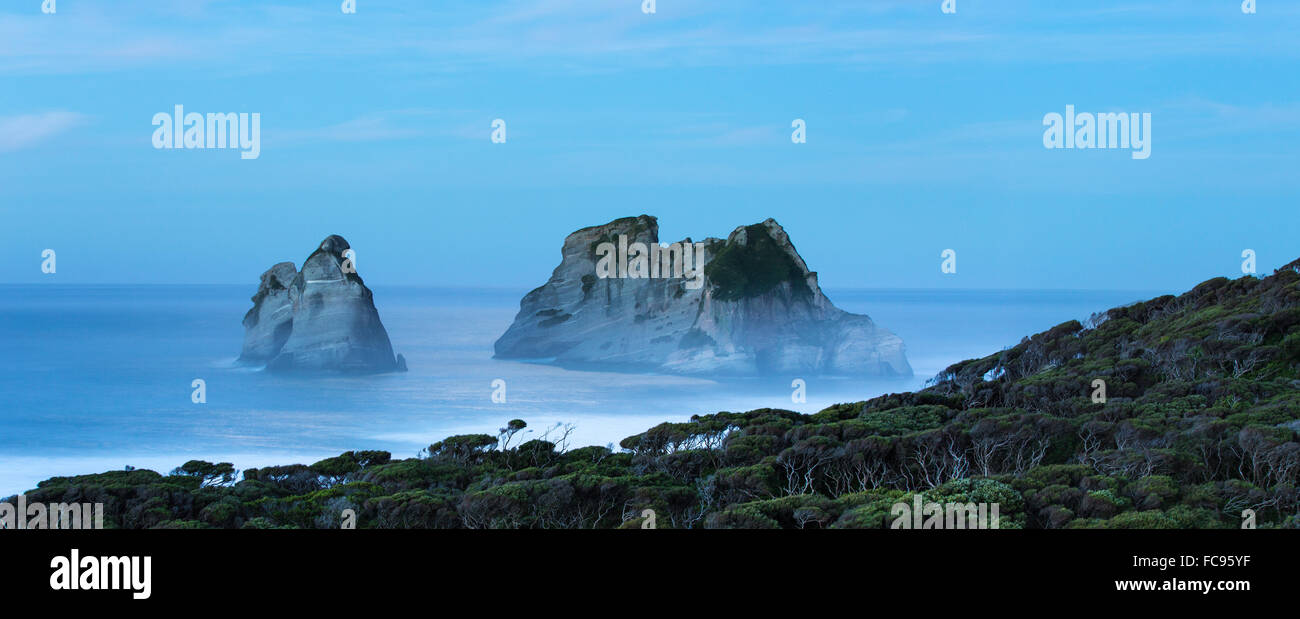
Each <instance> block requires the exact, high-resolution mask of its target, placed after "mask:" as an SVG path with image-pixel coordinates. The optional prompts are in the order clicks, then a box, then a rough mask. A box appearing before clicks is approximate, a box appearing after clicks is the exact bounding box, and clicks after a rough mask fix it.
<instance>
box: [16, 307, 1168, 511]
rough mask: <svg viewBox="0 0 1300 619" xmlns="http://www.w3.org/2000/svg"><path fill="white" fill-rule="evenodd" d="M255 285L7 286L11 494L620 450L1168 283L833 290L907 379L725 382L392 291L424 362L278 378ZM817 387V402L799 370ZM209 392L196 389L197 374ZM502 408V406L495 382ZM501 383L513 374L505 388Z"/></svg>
mask: <svg viewBox="0 0 1300 619" xmlns="http://www.w3.org/2000/svg"><path fill="white" fill-rule="evenodd" d="M253 292H254V290H253V289H252V288H251V287H249V286H134V285H133V286H72V285H0V346H2V347H3V354H2V355H0V497H3V496H8V495H10V494H12V493H18V492H23V491H25V490H27V489H30V488H34V487H35V486H36V483H37V482H39V481H41V480H44V479H47V478H49V477H53V476H56V475H74V474H86V473H98V472H103V471H107V470H114V469H122V468H123V467H125V466H133V467H136V468H148V469H153V470H156V471H159V472H162V473H166V472H168V471H170V470H171V469H173V468H175V467H176V466H179V465H180V464H182V463H184V462H185V461H187V460H191V459H200V460H209V461H214V462H232V463H234V465H235V467H236V468H239V469H243V468H249V467H259V466H267V465H274V464H294V463H304V464H310V463H312V462H315V461H317V460H320V459H321V458H325V457H329V456H333V455H337V454H339V453H341V452H343V451H347V450H354V449H384V450H388V451H391V452H392V453H393V456H394V457H397V458H402V457H411V456H414V455H416V454H417V453H418V452H419V451H420V449H422V448H424V447H426V446H428V445H429V444H430V443H433V442H435V441H438V440H441V439H442V438H444V437H446V436H449V435H452V434H465V433H488V434H495V433H496V432H497V429H498V428H500V427H501V426H503V425H504V424H505V423H506V422H507V421H509V420H511V419H516V418H519V419H524V420H525V421H527V422H528V425H529V428H530V430H531V433H529V434H526V435H525V436H524V438H523V440H528V439H532V438H547V439H549V440H552V441H555V440H557V439H558V438H560V437H561V436H563V435H564V429H565V428H566V427H567V428H570V429H569V434H568V437H567V440H568V446H569V447H581V446H585V445H607V444H611V443H612V444H614V446H615V448H617V443H618V442H619V441H620V440H622V439H623V438H625V437H627V436H630V435H633V434H636V433H638V432H641V431H643V430H645V429H647V428H649V427H651V426H653V425H655V424H658V423H661V422H664V421H684V420H686V419H688V418H689V417H690V416H691V415H694V414H706V413H712V412H717V411H746V410H751V409H755V408H762V407H773V408H787V409H791V410H796V411H800V412H805V413H813V412H816V411H818V410H821V409H822V408H825V407H826V406H829V405H831V404H834V403H837V402H853V401H859V400H864V399H868V398H871V397H873V396H876V395H880V394H882V393H888V392H898V391H907V390H912V389H916V388H919V387H921V386H922V385H923V383H924V381H925V380H926V379H928V378H930V377H932V376H933V375H934V374H936V373H937V372H939V371H940V370H942V369H943V368H945V367H947V366H948V365H950V364H952V363H955V362H957V361H961V360H964V359H969V358H974V357H981V356H984V355H988V354H992V353H995V352H997V351H999V350H1001V349H1003V348H1006V347H1009V346H1013V345H1015V344H1016V343H1017V342H1019V341H1020V339H1021V338H1022V337H1023V336H1025V335H1028V334H1032V333H1036V332H1038V331H1042V330H1045V329H1048V328H1050V327H1052V326H1054V325H1057V324H1059V323H1061V322H1064V321H1067V320H1070V319H1079V320H1082V319H1084V318H1087V317H1088V316H1089V315H1090V314H1091V313H1093V312H1096V311H1100V310H1104V309H1107V308H1110V307H1114V306H1118V305H1124V304H1127V303H1130V302H1133V301H1138V300H1141V299H1145V298H1150V297H1152V296H1156V295H1157V294H1159V291H1153V292H1136V291H1126V292H1125V291H1112V292H1097V291H1086V292H1084V291H1023V290H1020V291H955V290H838V291H837V290H828V291H827V295H828V296H829V297H830V298H831V299H832V301H834V302H835V303H836V305H838V306H839V307H841V308H843V309H845V310H848V311H851V312H857V313H865V314H868V315H870V316H871V317H872V318H873V319H874V320H875V321H876V323H877V324H878V325H880V326H883V327H885V328H887V329H890V330H892V331H894V332H895V333H896V334H898V335H899V336H900V337H902V338H903V341H904V342H905V343H906V346H907V355H908V358H909V360H910V361H911V364H912V367H913V369H914V371H915V376H914V377H912V378H909V379H895V380H880V379H875V380H868V379H862V380H823V379H817V378H815V377H810V376H807V377H805V376H794V375H791V376H779V377H770V378H763V379H753V380H740V381H727V382H716V381H712V380H708V379H703V378H688V377H678V376H662V375H647V374H625V373H618V372H613V371H611V372H592V371H574V370H566V369H562V368H557V367H551V366H547V365H541V364H536V363H523V362H516V361H503V360H496V359H493V358H492V343H493V342H494V341H495V340H496V338H497V337H499V336H500V335H501V334H502V333H503V332H504V331H505V329H506V327H508V326H509V325H510V323H511V321H512V320H513V319H514V316H515V313H516V312H517V311H518V308H519V299H520V298H521V297H522V296H523V294H524V293H525V292H526V291H524V290H505V289H501V290H493V289H446V288H413V287H392V288H385V287H377V288H375V290H374V294H375V303H376V306H377V307H378V309H379V313H380V316H381V318H382V320H383V322H384V325H385V326H386V327H387V329H388V333H389V337H390V339H391V340H392V342H393V349H394V351H395V352H398V353H401V354H403V355H404V356H405V357H406V359H407V363H408V365H409V367H410V371H409V372H406V373H400V374H385V375H378V376H359V377H294V376H277V375H271V374H268V373H266V372H263V371H261V370H260V369H259V368H256V367H244V366H240V365H238V364H236V363H235V359H236V357H237V356H238V354H239V349H240V345H241V343H242V338H243V327H242V326H241V324H240V321H241V319H242V318H243V316H244V313H245V312H246V311H247V310H248V308H249V307H250V306H251V303H250V301H249V296H250V295H252V293H253ZM798 378H802V379H804V381H805V383H806V387H805V396H806V399H805V401H802V402H796V401H794V399H793V398H792V394H793V392H794V391H795V390H794V389H793V388H792V386H791V383H792V381H794V380H795V379H798ZM196 379H201V380H203V381H204V385H205V391H206V393H205V398H206V402H203V403H195V402H193V398H192V394H193V392H194V388H193V387H192V385H193V384H194V383H193V381H195V380H196ZM498 379H500V380H502V381H504V385H505V389H504V399H505V401H504V402H494V401H493V398H492V395H493V392H494V390H495V391H498V392H499V391H500V390H499V389H495V388H494V386H493V383H494V381H496V380H498ZM498 384H500V383H498Z"/></svg>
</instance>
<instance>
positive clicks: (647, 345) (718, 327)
mask: <svg viewBox="0 0 1300 619" xmlns="http://www.w3.org/2000/svg"><path fill="white" fill-rule="evenodd" d="M652 245H653V246H658V245H659V224H658V221H657V220H656V219H655V218H654V217H650V216H647V215H641V216H639V217H628V218H623V219H618V220H615V221H612V222H610V223H608V224H605V225H602V226H594V227H591V228H583V229H582V230H578V231H577V232H574V233H573V234H570V235H569V237H568V238H567V239H565V241H564V248H563V250H562V255H563V257H562V259H561V262H560V265H559V266H558V267H556V269H555V271H554V272H553V273H552V274H551V279H550V280H549V281H548V282H546V284H545V285H543V286H541V287H540V288H537V289H535V290H533V291H532V292H530V293H528V294H527V295H526V296H525V297H524V298H523V300H522V301H521V302H520V304H519V314H518V315H517V316H516V317H515V321H514V324H512V325H511V326H510V328H509V329H508V330H507V331H506V332H505V334H504V335H502V336H501V338H500V339H498V340H497V342H496V356H497V357H498V358H502V359H535V360H547V361H552V362H554V363H557V364H560V365H565V366H571V367H588V368H592V369H606V370H625V371H635V370H648V371H658V372H667V373H676V374H690V375H706V376H707V375H713V376H745V375H764V374H786V375H794V376H800V375H842V376H910V375H911V374H912V368H911V366H910V365H909V364H908V363H907V358H906V356H905V354H904V348H903V342H902V340H901V339H899V338H898V336H896V335H894V334H893V333H890V332H889V331H887V330H885V329H882V328H880V327H877V326H876V325H875V323H873V322H872V320H871V319H870V318H869V317H867V316H862V315H858V314H850V313H848V312H845V311H843V310H840V309H839V308H836V307H835V306H834V305H832V304H831V302H830V300H829V299H827V298H826V296H825V295H823V294H822V291H821V287H820V286H819V285H818V283H817V274H816V273H814V272H810V271H809V270H808V267H807V265H806V264H805V263H804V261H803V258H801V257H800V256H799V254H798V252H796V251H795V249H794V245H793V244H791V243H790V239H789V237H788V236H786V233H785V230H784V229H782V228H781V226H780V224H778V223H776V221H774V220H771V219H768V220H767V221H764V222H762V223H759V224H754V225H752V226H742V227H739V228H736V230H735V231H733V232H732V233H731V235H730V236H728V238H727V239H726V240H725V241H723V240H721V239H713V238H710V239H706V240H704V241H703V242H702V243H698V244H693V243H692V242H691V240H690V239H689V238H688V239H686V240H684V241H682V242H681V244H680V245H679V244H674V245H673V246H669V248H670V249H671V248H672V247H674V246H681V247H685V248H686V250H685V251H683V252H681V253H683V254H685V253H694V252H691V251H690V248H691V247H692V246H694V247H698V250H697V251H698V252H699V254H698V256H700V257H703V259H704V264H705V266H704V268H703V273H699V274H694V275H695V277H692V275H693V274H692V273H691V269H690V268H689V267H691V266H694V265H695V264H698V258H697V259H696V261H694V262H692V263H691V264H688V265H687V267H688V268H683V271H682V274H683V276H682V277H676V271H675V269H671V268H667V265H668V264H669V263H671V262H672V260H673V259H674V257H675V256H674V254H672V253H669V258H667V259H665V258H664V257H663V255H664V253H666V252H665V250H661V249H658V248H657V247H655V248H652V247H651V246H652ZM611 247H612V248H614V251H613V253H614V254H616V256H615V258H616V259H617V258H618V257H619V256H626V257H629V258H628V260H627V265H628V267H627V268H626V269H624V270H623V271H617V270H616V271H614V272H613V274H612V275H611V274H610V273H611V271H610V270H609V269H608V268H605V269H604V270H602V268H601V267H602V264H601V262H602V261H603V260H606V256H607V255H608V254H609V250H610V248H611ZM624 248H626V249H624ZM648 251H652V252H657V253H658V254H659V255H658V256H657V257H656V256H654V255H651V256H650V257H649V258H648V259H647V260H645V261H644V262H648V263H649V264H650V265H654V266H659V267H660V268H658V269H653V272H650V271H651V269H646V268H644V264H643V265H642V266H641V267H638V266H637V264H636V263H637V256H643V255H644V254H645V253H646V252H648ZM678 255H680V254H678ZM656 263H657V264H656ZM604 266H606V267H608V263H606V264H605V265H604ZM620 274H621V275H622V276H619V275H620ZM645 275H649V276H648V277H647V276H645Z"/></svg>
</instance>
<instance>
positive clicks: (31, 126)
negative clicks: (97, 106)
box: [0, 111, 87, 152]
mask: <svg viewBox="0 0 1300 619" xmlns="http://www.w3.org/2000/svg"><path fill="white" fill-rule="evenodd" d="M86 120H87V117H86V116H85V115H82V114H78V113H76V112H64V111H50V112H40V113H37V114H22V115H19V116H0V152H10V151H16V150H22V149H24V148H30V147H33V146H37V145H40V144H41V143H43V142H45V141H47V140H49V139H50V138H53V137H54V136H57V135H59V134H60V133H64V132H66V131H68V130H69V129H72V128H74V127H76V126H78V125H80V124H83V123H85V122H86Z"/></svg>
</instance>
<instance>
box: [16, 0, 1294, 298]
mask: <svg viewBox="0 0 1300 619" xmlns="http://www.w3.org/2000/svg"><path fill="white" fill-rule="evenodd" d="M655 4H656V6H655V12H654V13H652V14H647V13H646V12H644V11H643V10H642V9H643V7H642V2H641V0H600V1H597V0H546V1H537V0H517V1H511V2H491V1H486V0H467V1H458V0H450V1H439V2H429V1H428V0H412V1H406V0H357V3H356V12H355V13H354V14H346V13H344V12H343V11H342V10H341V6H340V1H339V0H312V1H304V0H296V1H290V0H258V1H256V2H252V1H249V2H235V1H217V0H173V1H170V2H152V1H150V2H145V1H135V0H113V1H111V2H110V1H90V0H56V5H55V12H54V13H53V14H46V13H43V12H42V1H41V0H3V1H2V2H0V282H3V283H26V284H110V283H131V284H133V283H166V284H218V283H219V284H248V285H249V286H250V289H251V288H252V287H254V286H255V285H256V283H257V280H258V276H259V275H260V273H261V272H262V271H264V270H265V269H267V268H268V267H270V266H271V265H272V264H274V263H276V262H279V261H284V260H290V261H293V262H295V263H297V264H301V262H302V260H303V259H304V258H306V256H307V255H308V254H309V253H310V252H311V251H312V250H313V249H314V248H315V247H316V245H317V244H318V243H319V242H320V240H321V239H323V238H324V237H325V236H327V235H329V234H340V235H343V236H344V237H346V238H347V239H348V240H349V241H350V243H351V244H352V246H353V247H354V248H355V249H356V251H357V254H358V255H357V266H358V270H359V271H360V273H361V275H362V276H363V277H364V278H365V279H366V281H367V283H369V284H371V286H372V287H373V286H376V285H378V286H386V285H427V286H475V287H517V288H529V287H533V286H536V285H540V284H541V283H543V282H544V281H545V280H546V278H547V277H549V275H550V272H551V270H552V269H553V268H554V267H555V266H556V265H557V264H558V263H559V259H560V254H559V250H560V246H561V244H562V242H563V239H564V237H565V235H567V234H568V233H570V232H572V231H574V230H576V229H578V228H581V227H585V226H589V225H596V224H600V223H605V222H607V221H609V220H612V219H615V218H618V217H624V216H629V215H637V214H642V213H645V214H650V215H655V216H657V217H658V218H659V221H660V230H661V235H660V236H661V239H662V240H664V241H675V240H679V239H681V238H683V237H687V236H689V237H692V238H694V239H696V240H698V239H700V238H703V237H709V236H715V237H725V236H726V235H727V234H728V233H729V232H730V231H731V230H732V229H734V228H736V227H737V226H741V225H746V224H751V223H755V222H758V221H762V220H764V219H766V218H768V217H772V218H775V219H776V220H777V221H778V222H780V223H781V224H782V225H784V226H785V228H786V230H787V231H788V232H789V234H790V236H791V238H792V240H793V241H794V243H795V245H796V247H797V248H798V250H799V251H800V253H801V254H802V255H803V257H804V258H805V260H806V261H807V262H808V264H809V266H810V268H812V269H813V270H816V271H818V272H819V276H820V282H821V284H822V286H823V287H825V288H975V289H979V288H997V289H1018V288H1025V289H1029V288H1059V289H1105V290H1167V291H1170V292H1174V291H1179V290H1183V289H1186V288H1189V287H1191V286H1193V285H1195V284H1196V283H1198V282H1200V281H1203V280H1205V279H1209V278H1211V277H1215V276H1220V275H1223V276H1233V277H1237V276H1241V273H1242V271H1241V264H1242V257H1241V254H1242V252H1243V250H1245V249H1251V250H1254V251H1255V253H1256V256H1257V269H1258V272H1259V273H1260V274H1267V273H1270V272H1272V269H1274V268H1277V267H1279V266H1281V265H1282V264H1285V263H1287V262H1290V261H1291V260H1293V259H1295V258H1297V257H1300V242H1298V241H1297V238H1298V236H1300V235H1298V234H1297V233H1300V201H1298V198H1300V191H1298V190H1300V156H1298V153H1297V148H1296V143H1297V137H1300V96H1298V95H1300V37H1297V36H1296V34H1295V33H1296V32H1300V3H1295V2H1283V1H1282V0H1258V3H1257V12H1256V13H1254V14H1246V13H1243V12H1242V10H1241V6H1240V4H1241V3H1240V1H1239V0H1201V1H1197V2H1186V1H1179V0H1170V1H1165V2H1141V1H1128V2H1110V1H1099V2H1087V3H1083V2H1079V3H1043V2H1035V1H1031V0H1026V1H1009V0H1006V1H995V0H957V2H956V5H957V12H956V13H954V14H945V13H943V12H942V11H941V6H940V5H941V0H907V1H901V0H899V1H890V0H879V1H875V2H868V1H859V2H841V1H837V0H821V1H819V2H774V1H761V0H754V1H750V2H739V1H733V0H710V1H708V2H687V1H685V0H660V1H658V2H656V3H655ZM178 104H179V105H183V106H184V107H185V110H186V111H187V112H199V113H225V112H244V113H258V114H259V115H260V119H261V148H260V156H259V157H258V158H256V159H242V158H241V157H240V155H239V152H238V151H236V150H219V149H212V150H187V149H155V148H154V146H153V143H152V136H153V134H154V130H155V128H156V127H155V126H154V125H153V124H152V119H153V117H154V115H155V114H158V113H171V112H172V110H173V107H174V106H175V105H178ZM1067 105H1073V106H1074V107H1075V108H1076V109H1077V110H1078V111H1081V112H1083V111H1086V112H1123V113H1150V114H1151V118H1152V121H1151V128H1152V140H1151V156H1150V157H1149V158H1148V159H1144V160H1138V159H1133V158H1132V157H1131V156H1130V153H1129V152H1127V151H1124V150H1101V149H1091V150H1062V149H1047V148H1045V147H1044V145H1043V133H1044V126H1043V119H1044V116H1045V115H1047V114H1049V113H1053V112H1055V113H1060V114H1064V112H1065V109H1066V106H1067ZM495 119H502V120H504V121H505V122H506V130H507V131H506V141H505V142H504V143H494V142H493V141H492V139H491V134H492V122H493V121H494V120H495ZM794 119H802V120H803V121H804V123H805V126H806V142H805V143H794V142H793V141H792V139H791V136H792V132H793V129H792V122H793V121H794ZM45 249H53V250H55V251H56V255H57V262H56V265H57V270H56V272H55V273H52V274H49V273H43V272H42V269H41V265H42V262H43V260H42V251H43V250H45ZM945 249H953V250H955V252H956V255H957V270H956V273H951V274H945V273H943V272H942V271H941V268H940V267H941V263H942V258H941V253H942V252H943V251H944V250H945ZM250 294H251V292H250Z"/></svg>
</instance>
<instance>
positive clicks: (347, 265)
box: [239, 235, 406, 373]
mask: <svg viewBox="0 0 1300 619" xmlns="http://www.w3.org/2000/svg"><path fill="white" fill-rule="evenodd" d="M349 248H350V246H349V245H348V242H347V241H346V240H344V239H343V237H341V236H337V235H331V236H329V237H327V238H326V239H325V240H324V241H322V242H321V244H320V247H318V248H317V249H316V251H314V252H312V254H311V255H310V256H308V257H307V260H306V261H305V262H303V265H302V271H297V272H295V270H294V266H293V263H291V262H281V263H279V264H277V265H275V266H273V267H271V268H270V270H268V271H267V272H265V273H263V274H262V281H261V284H259V285H258V288H257V294H255V295H253V299H252V300H253V308H252V309H250V310H248V313H247V314H246V315H245V316H244V348H243V351H242V352H241V353H240V355H239V360H240V361H241V362H243V363H265V364H266V368H267V369H268V370H270V371H273V372H346V373H374V372H391V371H395V370H402V371H404V370H405V369H406V360H405V359H403V358H402V357H401V355H397V356H396V357H395V356H394V355H393V346H392V343H390V342H389V340H388V331H387V330H385V329H384V325H383V323H382V322H380V320H379V312H378V311H377V310H376V309H375V303H374V299H373V295H372V294H371V292H370V289H369V288H367V287H366V285H365V283H364V282H363V281H362V280H361V277H360V276H359V275H357V273H356V269H354V268H351V265H352V263H351V261H348V260H347V259H346V258H345V257H344V255H343V254H344V252H346V251H347V250H348V249H349Z"/></svg>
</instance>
